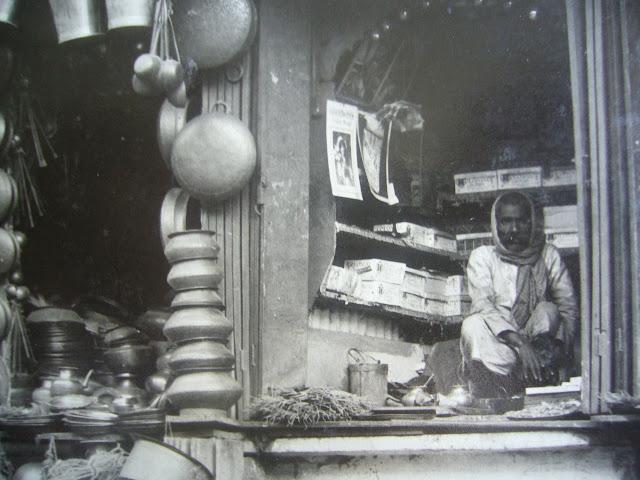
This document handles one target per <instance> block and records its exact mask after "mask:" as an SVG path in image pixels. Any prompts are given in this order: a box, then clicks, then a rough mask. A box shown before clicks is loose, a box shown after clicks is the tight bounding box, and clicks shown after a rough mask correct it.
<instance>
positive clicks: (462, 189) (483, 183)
mask: <svg viewBox="0 0 640 480" xmlns="http://www.w3.org/2000/svg"><path fill="white" fill-rule="evenodd" d="M453 181H454V184H455V192H456V195H460V194H464V193H479V192H493V191H495V190H497V189H498V176H497V174H496V171H495V170H489V171H484V172H470V173H458V174H456V175H454V176H453Z"/></svg>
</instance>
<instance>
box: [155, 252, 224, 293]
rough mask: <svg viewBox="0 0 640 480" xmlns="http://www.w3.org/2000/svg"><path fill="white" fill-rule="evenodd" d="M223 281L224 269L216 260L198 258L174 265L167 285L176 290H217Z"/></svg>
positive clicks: (168, 276)
mask: <svg viewBox="0 0 640 480" xmlns="http://www.w3.org/2000/svg"><path fill="white" fill-rule="evenodd" d="M221 280H222V268H221V267H220V266H219V265H218V262H217V261H216V260H212V259H209V258H197V259H194V260H183V261H181V262H177V263H174V264H173V266H172V267H171V270H169V274H168V275H167V283H168V284H169V285H170V286H171V288H173V289H174V290H178V291H181V290H191V289H194V288H216V287H217V286H218V284H219V283H220V281H221Z"/></svg>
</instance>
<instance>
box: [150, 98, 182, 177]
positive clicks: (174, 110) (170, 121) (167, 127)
mask: <svg viewBox="0 0 640 480" xmlns="http://www.w3.org/2000/svg"><path fill="white" fill-rule="evenodd" d="M186 124H187V107H184V108H178V107H174V106H173V104H172V103H171V102H170V101H169V100H165V101H164V102H162V106H161V107H160V113H159V114H158V124H157V133H158V147H159V148H160V156H162V159H163V160H164V161H165V163H166V164H167V166H170V164H171V148H172V147H173V142H174V140H175V139H176V137H177V136H178V133H179V132H180V130H182V129H183V128H184V126H185V125H186Z"/></svg>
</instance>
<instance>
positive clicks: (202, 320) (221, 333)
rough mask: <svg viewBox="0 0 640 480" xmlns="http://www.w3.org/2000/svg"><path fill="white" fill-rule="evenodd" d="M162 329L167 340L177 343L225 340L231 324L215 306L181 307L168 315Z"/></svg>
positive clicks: (231, 329)
mask: <svg viewBox="0 0 640 480" xmlns="http://www.w3.org/2000/svg"><path fill="white" fill-rule="evenodd" d="M163 331H164V335H165V337H167V339H168V340H169V341H171V342H174V343H177V344H181V343H185V342H190V341H195V340H207V339H211V340H218V341H220V342H226V341H227V339H228V338H229V334H231V332H232V331H233V324H232V323H231V321H230V320H229V319H228V318H227V317H226V316H225V315H224V314H223V313H222V312H221V311H220V310H217V309H215V308H204V307H195V308H183V309H179V310H176V311H175V312H174V313H173V314H172V315H171V317H169V320H167V323H166V324H165V326H164V330H163Z"/></svg>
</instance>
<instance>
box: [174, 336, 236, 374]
mask: <svg viewBox="0 0 640 480" xmlns="http://www.w3.org/2000/svg"><path fill="white" fill-rule="evenodd" d="M234 363H235V358H234V356H233V354H232V353H231V351H230V350H229V349H228V348H227V347H225V346H224V345H223V344H222V343H220V342H212V341H199V342H190V343H186V344H184V345H182V346H180V347H178V348H176V349H175V351H174V352H172V353H171V358H170V359H169V368H170V369H171V372H172V373H173V374H174V375H182V374H185V373H193V372H203V371H214V370H220V371H227V372H228V371H229V370H231V368H232V367H233V364H234Z"/></svg>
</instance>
